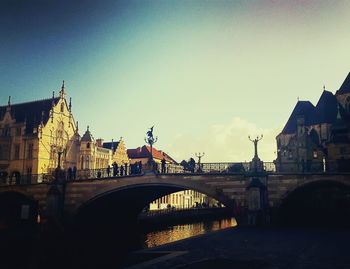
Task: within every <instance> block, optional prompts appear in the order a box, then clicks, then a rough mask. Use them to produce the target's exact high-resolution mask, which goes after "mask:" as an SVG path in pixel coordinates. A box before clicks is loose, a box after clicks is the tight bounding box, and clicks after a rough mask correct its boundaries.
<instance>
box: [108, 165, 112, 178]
mask: <svg viewBox="0 0 350 269" xmlns="http://www.w3.org/2000/svg"><path fill="white" fill-rule="evenodd" d="M110 175H111V167H110V166H109V165H108V166H107V177H110Z"/></svg>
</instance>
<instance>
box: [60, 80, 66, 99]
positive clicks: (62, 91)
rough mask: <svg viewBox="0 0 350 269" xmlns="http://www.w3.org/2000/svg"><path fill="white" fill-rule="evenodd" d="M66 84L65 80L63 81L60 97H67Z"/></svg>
mask: <svg viewBox="0 0 350 269" xmlns="http://www.w3.org/2000/svg"><path fill="white" fill-rule="evenodd" d="M65 94H66V93H65V86H64V80H63V81H62V86H61V90H60V97H61V98H64V97H65Z"/></svg>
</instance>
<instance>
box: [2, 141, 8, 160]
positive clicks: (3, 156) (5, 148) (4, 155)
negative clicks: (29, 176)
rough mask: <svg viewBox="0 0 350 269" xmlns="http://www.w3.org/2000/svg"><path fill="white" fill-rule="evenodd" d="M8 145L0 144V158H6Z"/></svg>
mask: <svg viewBox="0 0 350 269" xmlns="http://www.w3.org/2000/svg"><path fill="white" fill-rule="evenodd" d="M8 158H9V146H8V145H7V144H2V145H0V160H8Z"/></svg>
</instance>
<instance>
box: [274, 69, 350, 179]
mask: <svg viewBox="0 0 350 269" xmlns="http://www.w3.org/2000/svg"><path fill="white" fill-rule="evenodd" d="M276 140H277V159H276V160H275V164H276V170H277V171H280V172H326V171H329V172H337V171H350V73H349V75H348V76H347V77H346V79H345V81H344V82H343V84H342V86H341V87H340V88H339V90H338V91H336V93H335V94H333V93H332V92H330V91H326V90H325V89H324V91H323V93H322V95H321V97H320V99H319V101H318V103H317V105H316V106H314V105H313V104H312V103H311V102H309V101H298V102H297V104H296V106H295V108H294V110H293V112H292V114H291V115H290V117H289V119H288V121H287V123H286V125H285V127H284V128H283V130H282V132H281V133H280V134H279V135H278V136H277V137H276Z"/></svg>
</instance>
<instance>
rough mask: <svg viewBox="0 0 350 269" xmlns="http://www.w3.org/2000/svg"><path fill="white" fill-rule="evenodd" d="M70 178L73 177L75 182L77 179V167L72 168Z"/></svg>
mask: <svg viewBox="0 0 350 269" xmlns="http://www.w3.org/2000/svg"><path fill="white" fill-rule="evenodd" d="M72 177H73V180H76V178H77V167H76V166H74V167H73V170H72Z"/></svg>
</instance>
